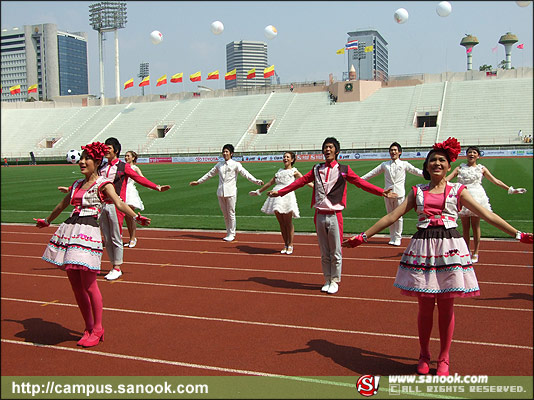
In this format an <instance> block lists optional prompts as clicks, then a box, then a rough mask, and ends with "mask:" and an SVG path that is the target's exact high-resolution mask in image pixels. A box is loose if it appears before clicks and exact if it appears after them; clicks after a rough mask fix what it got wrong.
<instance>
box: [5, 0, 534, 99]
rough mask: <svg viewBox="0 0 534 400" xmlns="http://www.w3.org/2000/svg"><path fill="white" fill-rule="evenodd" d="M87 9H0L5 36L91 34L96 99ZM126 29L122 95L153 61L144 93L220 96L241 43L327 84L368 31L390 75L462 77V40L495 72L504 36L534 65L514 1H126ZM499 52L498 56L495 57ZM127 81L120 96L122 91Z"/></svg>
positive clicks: (52, 5) (111, 79)
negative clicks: (355, 36)
mask: <svg viewBox="0 0 534 400" xmlns="http://www.w3.org/2000/svg"><path fill="white" fill-rule="evenodd" d="M92 3H95V2H94V1H92V2H87V1H2V2H1V21H2V22H1V25H2V29H4V28H13V27H16V26H18V27H21V26H22V25H31V24H38V23H55V24H57V26H58V29H60V30H64V31H68V32H79V31H83V32H87V33H88V35H89V92H90V93H91V94H95V95H98V94H99V85H100V84H99V82H100V77H99V66H98V41H97V32H96V31H94V30H93V29H92V28H91V26H90V25H89V5H90V4H92ZM126 3H127V16H128V22H127V24H126V27H125V28H124V29H121V30H119V46H120V50H119V55H120V87H121V96H129V95H136V94H140V93H141V89H140V88H139V87H138V86H137V84H138V83H139V78H137V74H138V73H139V64H140V63H141V62H148V63H150V76H151V85H150V87H146V88H145V94H148V93H152V94H162V93H166V92H179V91H192V90H195V88H196V85H197V83H192V82H189V80H188V77H189V75H190V74H192V73H195V72H197V71H199V70H200V71H202V76H203V79H202V82H200V84H202V85H204V86H207V87H210V88H212V89H222V88H224V74H225V73H226V72H227V71H226V44H227V43H229V42H232V41H239V40H257V41H265V42H266V43H267V44H268V58H269V59H268V61H269V64H274V65H275V69H276V72H277V74H278V75H279V77H280V79H281V82H282V83H290V82H303V81H314V80H326V81H327V80H328V75H329V74H330V73H332V74H333V75H334V76H335V77H336V78H337V79H341V77H342V72H343V71H346V68H347V61H346V55H336V50H338V49H340V48H342V47H343V46H344V44H345V42H346V40H347V37H348V35H347V32H350V31H354V30H358V29H375V30H377V31H379V32H380V34H381V35H382V36H383V37H384V38H385V39H386V41H387V42H388V50H389V73H390V75H404V74H412V73H440V72H445V71H451V72H459V71H465V70H466V64H467V63H466V55H465V49H464V48H463V47H461V46H460V45H459V43H460V40H461V39H462V37H464V35H465V34H466V33H469V34H473V35H475V36H476V37H477V38H478V40H479V42H480V44H479V45H477V46H476V47H475V48H474V50H473V53H472V54H473V69H477V70H478V67H479V66H480V65H483V64H491V65H493V66H495V65H497V64H498V63H499V62H500V61H501V60H503V59H504V48H503V46H501V45H498V41H499V38H500V37H501V35H503V34H505V33H506V32H512V33H514V34H516V35H517V37H518V39H519V42H518V44H519V43H524V49H523V50H520V49H517V48H516V47H514V48H513V52H512V65H513V66H515V67H520V66H528V67H532V61H533V53H532V47H533V40H532V38H533V31H532V25H533V19H534V18H533V5H532V2H531V3H530V4H529V5H528V6H527V7H520V6H518V5H517V4H516V2H515V1H483V2H482V1H481V2H479V1H451V2H450V3H451V4H452V13H451V14H450V15H449V16H447V17H440V16H438V15H437V13H436V7H437V5H438V3H439V1H261V2H255V1H228V2H226V1H211V2H204V1H188V2H181V1H162V2H159V1H127V2H126ZM401 7H402V8H405V9H406V10H408V12H409V19H408V21H407V22H406V23H404V24H397V23H396V22H395V21H394V19H393V14H394V12H395V10H397V9H398V8H401ZM215 20H219V21H222V22H223V24H224V26H225V29H224V32H223V33H222V34H220V35H214V34H213V33H211V31H210V25H211V23H212V22H213V21H215ZM267 25H273V26H275V27H276V28H277V30H278V36H277V37H276V38H274V39H272V40H268V39H266V38H265V36H264V32H263V31H264V28H265V27H266V26H267ZM153 30H159V31H161V32H162V34H163V37H164V40H163V42H162V43H161V44H159V45H153V44H152V43H151V41H150V38H149V34H150V32H152V31H153ZM105 35H106V39H107V40H106V41H105V54H104V59H105V74H104V75H105V96H106V97H115V69H114V44H113V43H114V42H113V40H114V35H113V33H107V34H105ZM496 46H498V50H497V52H493V51H492V49H493V48H495V47H496ZM214 70H219V73H220V76H221V78H222V79H220V80H219V81H206V80H205V77H206V76H207V74H208V73H209V72H212V71H214ZM178 72H183V73H184V83H183V84H170V83H169V84H167V85H164V86H161V87H159V88H156V87H155V83H156V80H157V79H158V78H159V77H160V76H162V75H164V74H167V76H168V79H169V81H170V76H171V75H173V74H175V73H178ZM130 78H134V84H135V86H134V87H133V88H130V89H128V90H127V91H126V92H125V91H124V90H123V89H122V87H123V83H124V82H126V81H127V80H128V79H130Z"/></svg>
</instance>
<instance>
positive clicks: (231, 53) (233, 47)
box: [224, 40, 271, 89]
mask: <svg viewBox="0 0 534 400" xmlns="http://www.w3.org/2000/svg"><path fill="white" fill-rule="evenodd" d="M267 67H268V64H267V44H266V43H263V42H254V41H251V40H241V41H239V42H230V43H228V44H227V45H226V70H227V71H232V70H233V69H234V68H235V69H236V79H234V80H229V81H225V82H224V87H225V89H232V88H236V87H237V88H252V87H257V86H265V85H268V84H269V83H270V82H271V78H270V77H269V78H264V77H263V70H264V69H265V68H267ZM253 68H256V77H255V78H252V79H247V73H248V72H249V71H250V70H252V69H253Z"/></svg>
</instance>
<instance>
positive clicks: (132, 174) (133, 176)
mask: <svg viewBox="0 0 534 400" xmlns="http://www.w3.org/2000/svg"><path fill="white" fill-rule="evenodd" d="M124 174H125V175H126V176H127V177H128V178H130V179H133V180H134V181H136V182H137V183H139V184H140V185H143V186H145V187H147V188H149V189H154V190H157V191H158V192H165V191H167V190H169V189H170V188H171V187H170V186H169V185H156V184H155V183H154V182H152V181H149V180H148V179H147V178H145V177H144V176H141V175H139V174H138V173H137V172H135V171H134V169H133V168H132V167H131V166H130V164H126V166H125V167H124Z"/></svg>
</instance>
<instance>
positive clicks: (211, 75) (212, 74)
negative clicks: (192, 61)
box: [208, 70, 219, 79]
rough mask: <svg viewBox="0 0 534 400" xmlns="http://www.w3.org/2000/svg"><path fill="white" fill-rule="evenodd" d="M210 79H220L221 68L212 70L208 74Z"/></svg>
mask: <svg viewBox="0 0 534 400" xmlns="http://www.w3.org/2000/svg"><path fill="white" fill-rule="evenodd" d="M208 79H219V70H217V71H213V72H210V73H209V74H208Z"/></svg>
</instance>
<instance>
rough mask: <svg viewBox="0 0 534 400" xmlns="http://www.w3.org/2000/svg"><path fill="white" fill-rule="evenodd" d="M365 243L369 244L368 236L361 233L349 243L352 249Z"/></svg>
mask: <svg viewBox="0 0 534 400" xmlns="http://www.w3.org/2000/svg"><path fill="white" fill-rule="evenodd" d="M365 242H367V236H366V235H365V233H360V234H359V235H356V236H353V237H351V238H350V239H349V240H348V242H347V243H348V244H349V246H350V247H356V246H359V245H361V244H362V243H365Z"/></svg>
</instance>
